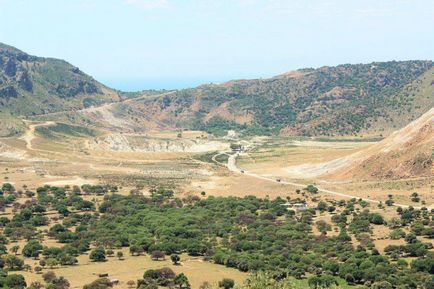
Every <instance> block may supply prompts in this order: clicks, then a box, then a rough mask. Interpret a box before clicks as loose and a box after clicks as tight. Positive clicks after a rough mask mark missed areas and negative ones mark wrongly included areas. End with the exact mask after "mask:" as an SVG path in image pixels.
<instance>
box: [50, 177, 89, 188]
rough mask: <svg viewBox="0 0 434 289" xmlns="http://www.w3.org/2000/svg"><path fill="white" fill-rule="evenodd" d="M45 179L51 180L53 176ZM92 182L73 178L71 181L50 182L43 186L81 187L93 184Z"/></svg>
mask: <svg viewBox="0 0 434 289" xmlns="http://www.w3.org/2000/svg"><path fill="white" fill-rule="evenodd" d="M46 177H47V178H53V176H46ZM95 183H96V182H95V181H94V180H87V179H83V178H81V177H75V178H72V179H65V180H58V181H50V182H46V183H45V185H49V186H66V185H77V186H82V185H85V184H95Z"/></svg>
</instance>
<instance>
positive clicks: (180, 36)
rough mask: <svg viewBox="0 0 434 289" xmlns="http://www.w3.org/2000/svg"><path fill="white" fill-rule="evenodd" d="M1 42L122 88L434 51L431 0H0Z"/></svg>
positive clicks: (198, 81)
mask: <svg viewBox="0 0 434 289" xmlns="http://www.w3.org/2000/svg"><path fill="white" fill-rule="evenodd" d="M0 42H4V43H6V44H10V45H13V46H16V47H17V48H19V49H21V50H24V51H26V52H29V53H31V54H35V55H38V56H51V57H57V58H62V59H65V60H67V61H69V62H71V63H72V64H74V65H76V66H78V67H80V68H81V69H82V70H83V71H85V72H86V73H89V74H91V75H92V76H94V77H95V78H96V79H98V80H100V81H102V82H103V83H105V84H107V85H109V86H112V87H114V88H118V89H123V90H140V89H148V88H182V87H189V86H195V85H198V84H201V83H209V82H222V81H225V80H230V79H235V78H236V79H239V78H259V77H263V78H265V77H269V76H273V75H276V74H280V73H283V72H286V71H289V70H294V69H298V68H304V67H320V66H323V65H337V64H341V63H361V62H362V63H366V62H371V61H388V60H408V59H431V60H434V1H432V0H321V1H320V0H220V1H217V0H216V1H211V0H0Z"/></svg>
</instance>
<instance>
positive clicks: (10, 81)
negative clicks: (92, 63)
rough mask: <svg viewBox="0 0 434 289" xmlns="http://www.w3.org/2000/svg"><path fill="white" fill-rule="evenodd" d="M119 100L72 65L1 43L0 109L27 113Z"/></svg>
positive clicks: (20, 114)
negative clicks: (32, 54)
mask: <svg viewBox="0 0 434 289" xmlns="http://www.w3.org/2000/svg"><path fill="white" fill-rule="evenodd" d="M117 100H119V95H118V93H117V92H115V91H114V90H111V89H108V88H107V87H105V86H104V85H102V84H100V83H99V82H97V81H95V80H94V79H93V78H92V77H90V76H88V75H86V74H85V73H83V72H82V71H81V70H80V69H78V68H77V67H74V66H72V65H71V64H69V63H67V62H65V61H63V60H59V59H52V58H41V57H36V56H31V55H28V54H26V53H24V52H22V51H20V50H18V49H16V48H13V47H11V46H8V45H5V44H1V43H0V111H1V112H2V113H6V112H8V113H10V114H11V115H19V116H30V115H35V114H45V113H51V112H57V111H64V110H73V109H80V108H84V107H89V106H92V105H100V104H102V103H105V102H112V101H117Z"/></svg>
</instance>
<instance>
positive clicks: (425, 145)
mask: <svg viewBox="0 0 434 289" xmlns="http://www.w3.org/2000/svg"><path fill="white" fill-rule="evenodd" d="M348 159H349V160H348V161H347V162H346V164H345V165H342V166H340V167H339V168H337V169H336V170H335V171H333V172H331V173H328V174H327V175H325V176H323V177H327V178H332V179H348V178H350V179H385V178H387V179H398V178H406V177H427V176H433V175H434V107H433V108H431V109H430V110H429V111H428V112H426V113H425V114H423V115H422V116H421V117H420V118H418V119H416V120H415V121H413V122H411V123H410V124H408V125H407V126H405V127H403V128H402V129H400V130H398V131H395V132H394V133H392V134H391V135H390V136H389V137H387V138H385V139H384V140H382V141H381V142H379V143H377V144H375V145H373V146H370V147H368V148H366V149H364V150H362V151H360V152H357V153H356V154H354V155H352V156H350V157H349V158H348Z"/></svg>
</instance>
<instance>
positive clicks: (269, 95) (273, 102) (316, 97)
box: [144, 61, 434, 135]
mask: <svg viewBox="0 0 434 289" xmlns="http://www.w3.org/2000/svg"><path fill="white" fill-rule="evenodd" d="M432 67H433V62H431V61H402V62H396V61H392V62H382V63H370V64H356V65H350V64H345V65H339V66H336V67H321V68H319V69H301V70H297V71H294V72H290V73H287V74H283V75H279V76H276V77H273V78H270V79H256V80H238V81H230V82H227V83H223V84H219V85H215V84H209V85H203V86H200V87H197V88H192V89H185V90H180V91H178V92H177V93H176V94H172V95H170V96H166V97H162V98H155V99H151V100H148V101H147V102H145V103H144V107H146V108H147V111H149V112H150V113H153V114H154V117H155V118H156V119H159V120H160V121H161V122H163V123H166V124H169V125H175V126H187V127H193V128H196V129H204V130H207V131H210V132H218V131H222V130H227V129H230V128H233V129H238V130H244V131H247V132H248V133H251V134H276V133H283V134H299V135H300V134H301V135H354V134H360V133H369V132H370V131H375V132H377V133H378V132H379V131H380V132H379V133H378V134H381V130H385V131H389V130H391V129H392V128H393V126H394V122H395V121H396V119H397V118H399V119H405V120H406V121H407V122H408V121H410V120H412V119H414V118H416V117H418V116H420V115H421V114H422V113H424V112H425V111H426V110H427V109H429V108H430V107H432V106H433V105H434V89H433V87H434V86H433V83H434V78H433V72H434V70H433V69H432ZM421 107H424V109H426V110H425V111H423V110H424V109H422V111H419V109H420V108H421Z"/></svg>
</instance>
